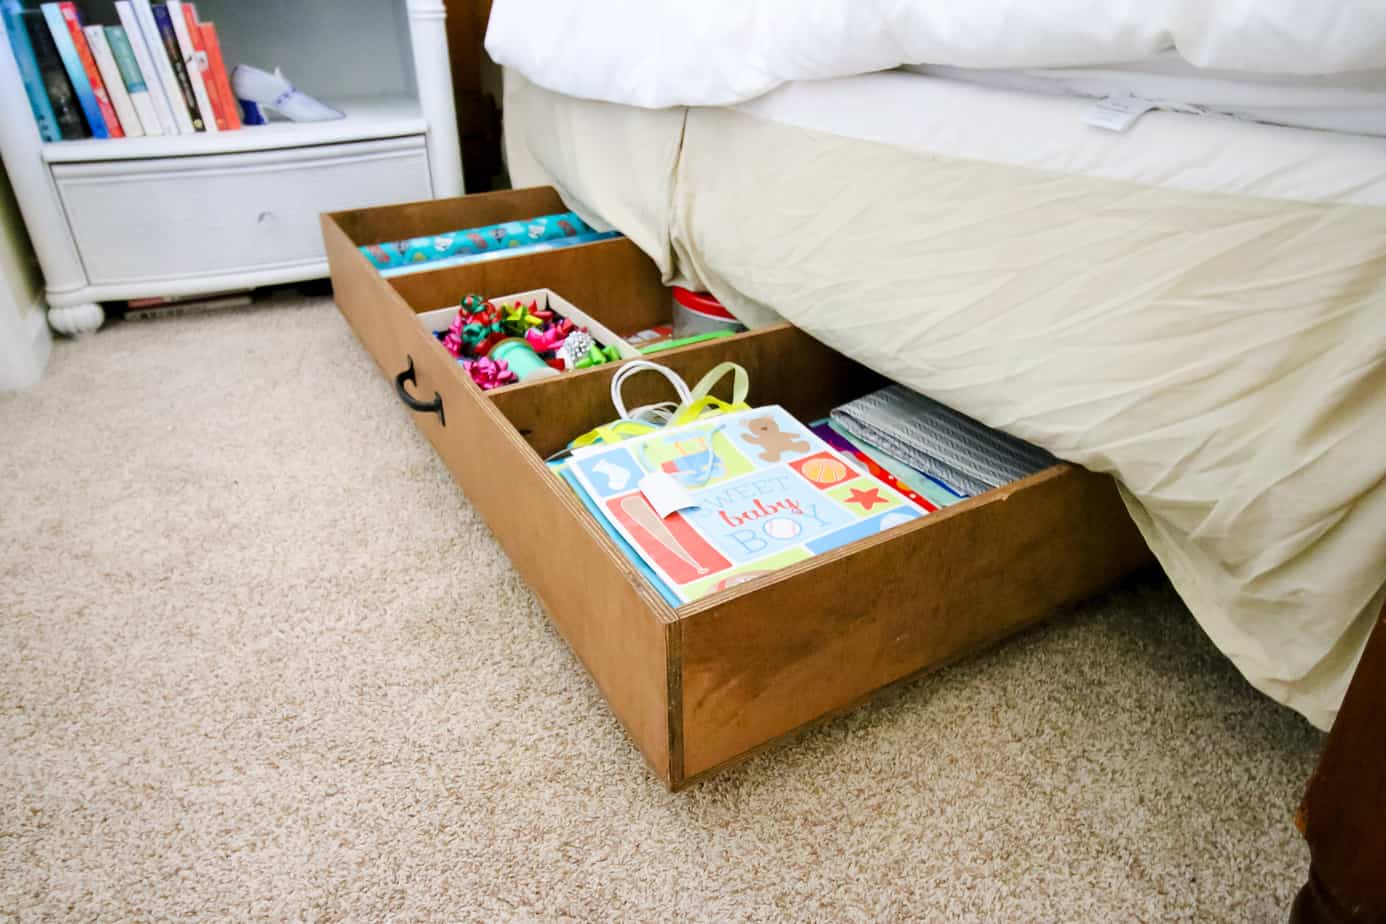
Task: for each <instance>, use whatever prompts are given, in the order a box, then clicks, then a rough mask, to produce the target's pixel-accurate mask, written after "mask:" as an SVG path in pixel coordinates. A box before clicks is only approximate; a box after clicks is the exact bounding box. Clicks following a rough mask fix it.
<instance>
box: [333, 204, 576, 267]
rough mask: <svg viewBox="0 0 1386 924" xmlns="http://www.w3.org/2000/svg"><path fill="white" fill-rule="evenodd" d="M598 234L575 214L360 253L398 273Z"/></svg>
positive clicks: (370, 247) (470, 230)
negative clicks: (399, 269) (417, 267)
mask: <svg viewBox="0 0 1386 924" xmlns="http://www.w3.org/2000/svg"><path fill="white" fill-rule="evenodd" d="M593 233H595V232H594V231H593V229H592V227H591V226H590V225H588V224H587V223H586V222H585V221H583V220H582V219H581V218H579V217H578V216H577V214H576V213H574V212H563V213H562V214H559V215H540V216H539V217H537V218H529V219H525V220H524V221H507V222H504V223H503V224H499V225H486V226H485V227H481V228H464V229H462V230H460V231H447V232H444V233H442V234H434V235H430V236H428V237H414V238H409V239H408V240H404V241H386V242H384V243H380V244H366V245H365V246H363V247H362V248H361V252H362V253H363V254H365V255H366V259H368V260H370V261H371V263H372V264H373V265H374V266H375V268H376V269H381V270H386V269H397V268H399V267H404V266H414V265H416V264H420V263H432V262H434V261H436V260H446V259H449V258H454V257H466V256H474V255H478V254H490V253H496V252H498V251H505V250H510V249H512V248H516V247H529V246H532V245H534V244H539V243H544V242H547V241H555V240H561V239H563V238H567V237H576V236H579V235H587V234H593Z"/></svg>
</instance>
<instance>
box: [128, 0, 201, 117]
mask: <svg viewBox="0 0 1386 924" xmlns="http://www.w3.org/2000/svg"><path fill="white" fill-rule="evenodd" d="M116 13H117V14H118V15H119V16H120V21H121V22H122V23H124V24H125V31H126V33H127V34H129V35H130V38H131V42H132V44H133V42H134V37H135V35H136V34H138V35H139V37H140V41H141V42H142V43H143V45H144V47H145V53H146V55H147V56H148V58H149V61H150V63H151V65H152V68H151V69H152V70H153V74H152V75H150V74H149V72H148V71H146V72H145V76H146V79H147V80H149V81H150V86H151V89H152V88H153V87H154V85H155V84H157V85H158V91H159V93H158V96H159V98H160V99H162V100H163V105H164V106H165V107H167V109H168V119H169V121H168V125H169V126H170V131H169V132H168V134H170V135H177V134H183V135H186V134H191V133H192V132H193V131H195V129H194V128H193V123H192V117H191V115H190V114H189V111H188V106H187V103H186V101H185V100H184V97H183V90H182V87H181V85H180V84H179V82H178V75H177V74H176V73H175V72H174V70H173V62H172V61H170V60H169V57H168V53H167V52H166V51H165V49H164V40H163V35H162V33H160V31H159V24H158V22H157V21H155V19H154V8H153V6H152V5H151V4H150V2H149V0H119V2H117V3H116ZM127 17H128V18H129V19H130V20H131V21H133V23H134V25H135V27H136V28H134V29H132V28H131V23H130V22H127ZM135 47H136V54H138V51H139V46H135Z"/></svg>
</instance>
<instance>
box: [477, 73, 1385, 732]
mask: <svg viewBox="0 0 1386 924" xmlns="http://www.w3.org/2000/svg"><path fill="white" fill-rule="evenodd" d="M990 92H999V91H990ZM505 119H506V142H507V152H508V157H509V161H510V171H511V176H512V179H513V181H514V183H515V185H516V186H527V185H536V184H549V183H551V184H553V185H554V186H556V187H557V188H558V189H559V190H560V191H561V192H562V194H563V196H564V198H565V200H566V201H567V202H568V204H569V205H570V206H572V207H573V208H574V209H575V210H577V211H578V212H579V213H580V214H582V215H583V217H584V218H587V219H588V220H590V221H592V222H593V223H594V224H599V225H603V226H615V227H618V228H620V229H621V230H622V231H624V232H625V233H626V234H627V235H628V236H629V237H631V238H632V239H633V240H634V241H635V242H636V243H637V244H639V245H640V246H641V247H642V248H643V249H644V250H645V251H646V252H647V253H649V254H650V256H651V257H652V258H654V259H655V260H656V262H658V264H659V266H660V268H661V269H662V270H663V271H664V273H665V276H666V278H667V279H668V280H669V281H671V282H678V283H682V284H686V285H691V286H693V287H696V288H703V289H707V290H710V291H712V292H713V293H714V294H716V295H717V296H718V297H719V298H720V299H721V300H722V301H723V302H724V303H726V304H727V305H728V306H729V307H730V308H732V310H733V311H735V312H736V313H737V314H738V316H740V317H742V318H743V319H744V320H746V321H748V322H749V323H752V324H759V323H766V322H769V321H773V320H777V319H778V318H780V317H781V316H782V317H783V318H785V319H788V320H789V321H791V322H793V323H794V324H796V325H798V326H799V327H801V328H803V329H804V330H806V331H807V332H809V333H810V334H812V335H813V336H815V337H817V338H818V339H820V340H822V341H824V342H825V343H828V344H829V345H831V346H833V347H834V348H836V349H838V350H840V351H842V352H843V353H846V354H848V355H850V356H852V357H853V358H855V359H857V360H859V361H861V362H862V363H864V364H866V365H868V366H870V367H872V368H873V369H876V370H878V371H879V372H881V373H883V374H885V375H887V376H889V377H890V378H892V379H895V380H897V381H899V382H902V383H904V384H906V385H908V386H910V387H911V388H914V389H917V390H918V391H921V392H924V393H926V394H928V395H930V396H932V397H934V398H937V399H939V400H941V401H944V402H946V403H948V404H950V405H952V406H953V407H956V408H958V409H959V410H961V411H964V412H965V413H967V414H970V415H972V416H974V417H976V418H978V419H980V420H982V421H984V422H986V423H988V424H991V425H992V426H996V427H999V428H1001V429H1003V430H1005V431H1007V432H1009V433H1013V434H1015V435H1017V436H1020V437H1023V438H1025V439H1028V440H1030V441H1032V442H1034V443H1037V444H1039V445H1041V446H1043V447H1045V448H1047V449H1049V450H1050V451H1052V452H1053V453H1055V454H1056V455H1058V456H1060V457H1062V458H1064V459H1068V460H1070V461H1073V462H1076V463H1078V464H1080V465H1083V466H1086V467H1087V468H1090V469H1093V470H1095V471H1100V472H1107V473H1111V474H1113V475H1115V476H1116V478H1117V479H1118V480H1119V482H1120V483H1121V485H1122V488H1123V494H1124V497H1125V498H1126V500H1127V505H1128V507H1129V509H1130V511H1131V514H1132V516H1133V517H1134V518H1135V520H1136V522H1137V524H1138V525H1139V527H1140V529H1141V531H1142V533H1143V534H1144V535H1145V538H1146V540H1147V541H1148V542H1149V543H1150V546H1151V548H1152V549H1153V550H1154V552H1155V554H1156V556H1157V557H1158V558H1159V560H1160V562H1161V564H1162V565H1163V566H1164V568H1165V570H1166V571H1167V572H1168V574H1169V576H1170V578H1171V580H1172V581H1173V583H1174V585H1175V587H1176V588H1177V589H1178V591H1179V593H1180V595H1181V596H1182V597H1183V599H1184V600H1185V601H1186V603H1187V604H1188V606H1189V609H1190V610H1191V611H1192V612H1193V614H1194V616H1195V617H1196V618H1197V619H1198V620H1199V622H1200V623H1201V624H1202V626H1203V627H1204V629H1205V630H1206V631H1207V632H1208V634H1209V636H1210V637H1211V638H1212V639H1213V641H1214V642H1215V643H1216V644H1217V645H1218V647H1219V648H1220V649H1221V650H1222V651H1223V652H1224V653H1226V654H1227V656H1228V657H1229V658H1231V659H1232V661H1233V662H1234V663H1235V664H1236V665H1237V667H1238V668H1239V669H1240V670H1241V672H1242V673H1243V674H1244V675H1245V676H1246V678H1247V679H1248V680H1249V681H1250V682H1251V683H1252V684H1253V685H1255V686H1256V687H1257V688H1258V689H1260V690H1262V691H1264V692H1265V693H1266V694H1268V695H1270V696H1272V697H1274V698H1275V699H1277V700H1279V701H1281V702H1283V703H1286V704H1287V705H1289V706H1291V707H1293V708H1294V709H1296V710H1298V711H1299V712H1301V713H1302V714H1303V715H1305V716H1306V717H1307V718H1308V719H1309V720H1310V721H1311V722H1313V723H1314V724H1315V725H1317V726H1318V727H1320V728H1327V727H1329V726H1330V725H1331V724H1332V721H1333V718H1334V716H1335V715H1336V713H1337V709H1338V706H1339V704H1340V703H1341V702H1342V698H1343V695H1344V693H1345V691H1346V685H1347V682H1348V680H1349V679H1350V677H1351V674H1352V671H1353V669H1354V668H1355V666H1356V663H1357V660H1358V659H1359V657H1360V655H1361V651H1362V648H1363V646H1364V645H1365V642H1366V638H1367V635H1368V633H1369V632H1370V630H1371V627H1372V625H1373V623H1374V617H1375V614H1376V613H1377V612H1378V611H1379V610H1380V608H1381V605H1382V600H1383V597H1384V596H1386V588H1383V581H1384V580H1386V208H1383V207H1378V206H1372V205H1364V204H1358V203H1353V202H1346V201H1336V202H1320V201H1302V200H1301V201H1296V200H1290V199H1281V198H1272V197H1265V196H1251V195H1234V194H1228V193H1223V192H1207V191H1199V190H1191V189H1186V188H1175V187H1173V186H1169V185H1159V184H1150V183H1140V182H1132V181H1125V180H1117V179H1111V178H1109V177H1103V176H1093V175H1088V174H1084V173H1063V172H1058V171H1054V170H1045V169H1038V168H1036V167H1032V166H1016V165H1015V164H1008V163H999V162H995V161H989V160H985V159H978V158H975V157H966V156H958V155H956V154H940V153H938V152H937V151H935V150H929V149H927V148H926V147H921V146H913V147H911V146H905V145H900V144H888V143H881V142H879V141H867V140H861V139H859V138H851V137H844V136H842V135H837V134H831V133H828V132H823V131H816V130H811V129H806V128H803V127H800V126H796V125H788V124H784V123H783V122H779V121H773V120H770V119H766V118H758V117H755V116H753V115H751V114H747V113H745V112H739V111H736V110H731V109H690V110H684V109H669V110H657V111H652V110H638V109H631V108H627V107H622V106H616V105H611V104H607V103H598V102H591V101H584V100H576V99H572V98H568V97H564V96H560V95H557V94H554V93H551V92H549V91H546V90H542V89H539V88H537V87H534V86H532V85H529V84H527V83H526V82H525V81H524V80H523V78H519V77H518V76H517V75H515V74H514V73H513V72H508V73H507V83H506V100H505ZM1233 128H1234V126H1229V131H1232V130H1233ZM1256 128H1257V129H1258V130H1260V129H1264V128H1265V127H1264V126H1257V127H1256ZM1276 131H1285V132H1298V131H1299V130H1295V129H1276ZM1229 137H1231V136H1229Z"/></svg>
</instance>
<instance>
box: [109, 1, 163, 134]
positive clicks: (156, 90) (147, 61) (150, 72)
mask: <svg viewBox="0 0 1386 924" xmlns="http://www.w3.org/2000/svg"><path fill="white" fill-rule="evenodd" d="M116 15H117V16H119V17H120V25H121V27H122V28H123V29H124V30H125V37H126V38H127V39H129V40H130V50H131V51H133V52H134V53H135V63H136V64H137V65H139V68H140V73H141V74H143V75H144V85H145V87H146V88H147V89H148V91H149V92H148V96H149V106H150V107H151V109H152V110H153V114H154V117H155V119H156V120H157V123H158V125H159V128H160V131H159V132H158V134H163V135H176V134H178V123H177V122H176V121H174V118H173V110H172V109H171V108H169V105H168V94H167V93H165V92H164V82H163V80H162V79H160V77H159V72H158V71H156V70H155V69H154V61H153V59H152V58H150V56H149V46H148V45H147V44H146V43H145V41H144V30H143V29H141V28H140V23H139V20H138V19H137V18H136V17H135V8H134V7H133V6H131V5H130V0H117V2H116ZM130 96H131V98H132V99H134V100H135V109H136V110H139V111H140V121H142V122H145V126H144V131H145V134H149V135H152V134H156V133H155V132H154V131H153V127H152V126H151V125H150V123H148V122H147V121H145V115H144V112H143V111H142V110H141V109H140V101H139V99H138V98H137V94H134V93H132V94H130Z"/></svg>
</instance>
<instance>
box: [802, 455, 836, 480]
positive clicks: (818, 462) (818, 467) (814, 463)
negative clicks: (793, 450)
mask: <svg viewBox="0 0 1386 924" xmlns="http://www.w3.org/2000/svg"><path fill="white" fill-rule="evenodd" d="M803 472H804V477H805V478H807V479H808V480H809V481H812V482H815V483H816V484H834V483H836V482H839V481H841V480H842V479H843V478H845V477H847V466H845V465H843V464H842V463H841V462H839V461H837V460H836V459H832V458H827V457H824V456H819V457H818V458H815V459H809V460H807V461H805V462H804V467H803Z"/></svg>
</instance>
